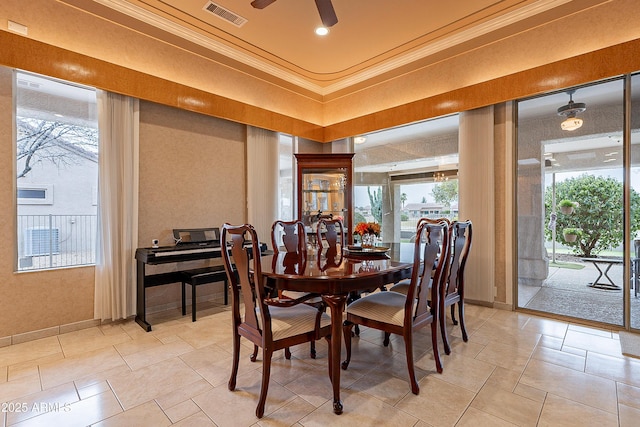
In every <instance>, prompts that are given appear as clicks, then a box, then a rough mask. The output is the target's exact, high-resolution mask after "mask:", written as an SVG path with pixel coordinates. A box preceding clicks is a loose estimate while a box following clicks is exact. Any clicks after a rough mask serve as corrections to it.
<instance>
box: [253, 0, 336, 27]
mask: <svg viewBox="0 0 640 427" xmlns="http://www.w3.org/2000/svg"><path fill="white" fill-rule="evenodd" d="M275 1H276V0H253V1H252V2H251V6H253V7H255V8H256V9H264V8H265V7H267V6H269V5H270V4H271V3H273V2H275ZM315 1H316V6H317V7H318V13H319V14H320V19H321V20H322V25H324V26H325V27H327V28H329V27H331V26H333V25H335V24H337V23H338V17H337V16H336V11H335V10H334V9H333V4H331V0H315Z"/></svg>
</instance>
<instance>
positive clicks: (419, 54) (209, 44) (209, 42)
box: [94, 0, 571, 96]
mask: <svg viewBox="0 0 640 427" xmlns="http://www.w3.org/2000/svg"><path fill="white" fill-rule="evenodd" d="M94 1H95V2H96V3H99V4H101V5H103V6H105V7H108V8H110V9H113V10H115V11H118V12H120V13H123V14H125V15H127V16H129V17H131V18H134V19H137V20H139V21H142V22H144V23H146V24H149V25H152V26H154V27H156V28H159V29H160V30H163V31H166V32H168V33H170V34H173V35H175V36H177V37H180V38H182V39H184V40H187V41H190V42H192V43H195V44H198V45H200V46H202V47H204V48H206V49H209V50H211V51H213V52H216V53H218V54H220V55H223V56H226V57H228V58H230V59H233V60H235V61H238V62H240V63H242V64H245V65H248V66H250V67H253V68H256V69H259V70H261V71H264V72H266V73H267V74H270V75H272V76H274V77H276V78H279V79H282V80H284V81H287V82H288V83H290V84H293V85H295V86H298V87H300V88H302V89H305V90H307V91H310V92H313V93H316V94H318V95H321V96H326V95H329V94H331V93H334V92H337V91H340V90H344V89H346V88H348V87H350V86H353V85H355V84H358V83H362V82H364V81H366V80H369V79H371V78H374V77H377V76H379V75H381V74H384V73H387V72H390V71H393V70H395V69H397V68H400V67H402V66H405V65H407V64H410V63H412V62H414V61H417V60H420V59H422V58H425V57H427V56H430V55H433V54H435V53H438V52H440V51H443V50H445V49H448V48H451V47H453V46H456V45H458V44H460V43H464V42H467V41H469V40H472V39H474V38H476V37H479V36H482V35H485V34H488V33H490V32H492V31H495V30H497V29H499V28H502V27H504V26H507V25H511V24H513V23H516V22H518V21H521V20H524V19H527V18H529V17H531V16H535V15H537V14H539V13H542V12H545V11H547V10H550V9H553V8H555V7H558V6H561V5H563V4H566V3H569V2H570V1H571V0H540V1H537V2H535V3H533V4H530V5H527V6H524V7H522V8H518V9H516V10H514V11H512V12H509V13H507V14H505V15H503V16H500V17H497V18H494V19H491V20H488V21H487V22H483V23H482V24H479V25H477V26H474V27H472V28H469V29H467V30H464V31H461V32H459V33H457V34H454V35H451V36H448V37H444V38H442V39H440V40H438V41H436V42H434V43H428V44H426V45H425V46H423V47H422V48H418V49H414V50H412V51H411V52H408V53H406V54H402V55H398V56H396V57H395V58H393V59H390V60H388V61H384V62H382V63H380V64H378V65H373V66H371V67H368V68H367V69H365V70H363V71H360V72H357V73H355V74H353V75H351V76H350V77H346V78H342V79H340V80H339V81H338V82H336V83H334V84H331V85H329V86H326V87H323V86H320V85H317V84H315V83H313V82H310V81H309V80H307V79H305V78H303V77H301V76H300V75H298V74H296V73H292V72H289V71H286V70H283V69H282V68H280V67H277V66H275V65H273V64H272V63H271V62H269V61H266V60H262V59H259V58H257V57H255V56H253V55H250V54H247V53H246V52H244V51H242V50H240V49H234V48H232V47H230V46H228V45H226V44H224V43H221V42H219V41H217V40H215V39H212V38H210V37H205V36H203V35H202V34H200V33H198V32H196V31H194V30H191V29H189V28H186V27H183V26H181V25H178V24H176V23H175V22H173V21H171V20H169V19H166V18H163V17H161V16H158V15H156V14H154V13H153V12H150V11H148V10H146V9H143V8H141V7H139V6H136V5H133V4H131V3H129V2H127V1H126V0H94Z"/></svg>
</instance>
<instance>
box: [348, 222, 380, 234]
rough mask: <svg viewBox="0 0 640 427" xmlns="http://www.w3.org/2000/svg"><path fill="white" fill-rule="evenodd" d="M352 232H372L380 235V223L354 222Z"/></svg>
mask: <svg viewBox="0 0 640 427" xmlns="http://www.w3.org/2000/svg"><path fill="white" fill-rule="evenodd" d="M353 234H359V235H361V236H362V235H363V234H374V235H376V236H380V224H378V223H377V222H359V223H357V224H356V228H355V230H354V232H353Z"/></svg>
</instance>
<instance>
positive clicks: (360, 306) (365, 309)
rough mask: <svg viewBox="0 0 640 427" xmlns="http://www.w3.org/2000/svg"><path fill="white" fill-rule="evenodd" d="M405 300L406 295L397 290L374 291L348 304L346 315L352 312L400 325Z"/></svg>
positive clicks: (402, 319) (402, 318)
mask: <svg viewBox="0 0 640 427" xmlns="http://www.w3.org/2000/svg"><path fill="white" fill-rule="evenodd" d="M406 300H407V297H406V295H402V294H401V293H398V292H393V291H385V292H376V293H373V294H370V295H367V296H366V297H363V298H360V299H358V300H355V301H354V302H352V303H351V304H349V305H348V306H347V316H348V315H349V314H353V315H356V316H360V317H364V318H367V319H371V320H375V321H378V322H384V323H389V324H392V325H398V326H402V325H403V324H404V304H405V301H406Z"/></svg>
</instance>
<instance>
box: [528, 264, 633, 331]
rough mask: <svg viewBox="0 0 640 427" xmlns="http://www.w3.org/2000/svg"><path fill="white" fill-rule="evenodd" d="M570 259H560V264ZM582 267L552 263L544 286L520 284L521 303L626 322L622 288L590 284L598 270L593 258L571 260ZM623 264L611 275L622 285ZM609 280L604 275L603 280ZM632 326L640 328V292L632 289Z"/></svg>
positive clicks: (579, 316) (602, 320)
mask: <svg viewBox="0 0 640 427" xmlns="http://www.w3.org/2000/svg"><path fill="white" fill-rule="evenodd" d="M565 262H567V261H559V262H558V263H559V264H562V263H565ZM570 262H571V263H572V264H574V265H583V267H584V268H582V269H575V268H559V267H549V276H548V277H547V279H546V280H545V281H544V283H543V284H542V286H541V287H540V286H525V285H519V288H518V306H519V307H523V308H528V309H532V310H538V311H543V312H547V313H553V314H558V315H563V316H570V317H575V318H579V319H585V320H589V321H595V322H603V323H607V324H612V325H618V326H622V325H623V292H622V290H610V289H600V288H593V287H591V286H589V284H590V283H592V282H593V281H594V280H595V279H596V278H597V277H598V271H597V270H596V268H595V266H594V265H593V264H592V263H590V262H585V261H582V260H580V259H579V258H576V259H575V260H571V261H570ZM622 272H623V266H622V265H613V266H612V267H611V269H610V270H609V273H608V275H609V276H610V277H611V278H612V279H613V281H614V283H616V284H617V285H621V284H622V281H623V276H622ZM602 281H606V278H605V277H604V276H603V277H602V278H601V279H600V282H602ZM631 327H632V328H640V295H639V296H638V297H637V298H636V297H634V295H633V289H632V290H631Z"/></svg>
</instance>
